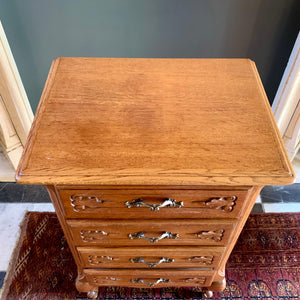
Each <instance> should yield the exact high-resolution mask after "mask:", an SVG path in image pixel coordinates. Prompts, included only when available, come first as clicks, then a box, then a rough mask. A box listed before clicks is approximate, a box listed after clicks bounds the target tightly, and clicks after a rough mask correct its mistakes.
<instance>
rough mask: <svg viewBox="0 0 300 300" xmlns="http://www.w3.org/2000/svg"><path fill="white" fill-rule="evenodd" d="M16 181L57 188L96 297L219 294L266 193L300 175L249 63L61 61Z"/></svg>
mask: <svg viewBox="0 0 300 300" xmlns="http://www.w3.org/2000/svg"><path fill="white" fill-rule="evenodd" d="M16 178H17V181H18V182H20V183H24V184H44V185H46V186H47V189H48V191H49V194H50V196H51V199H52V201H53V205H54V207H55V210H56V212H57V215H58V218H59V221H60V224H61V226H62V228H63V231H64V233H65V235H66V238H67V241H68V244H69V246H70V248H71V251H72V254H73V256H74V259H75V261H76V264H77V267H78V277H77V281H76V287H77V289H78V290H79V291H82V292H87V293H88V296H89V297H96V296H97V292H98V287H99V286H126V287H145V288H149V287H170V286H177V287H179V286H182V287H199V290H201V288H202V291H203V292H206V294H208V295H211V291H220V290H222V289H224V288H225V279H224V278H225V264H226V261H227V259H228V257H229V255H230V252H231V251H232V248H233V247H234V244H235V242H236V240H237V238H238V236H239V234H240V232H241V230H242V228H243V226H244V224H245V222H246V219H247V217H248V215H249V213H250V211H251V209H252V206H253V204H254V202H255V200H256V198H257V196H258V195H259V192H260V190H261V188H262V187H263V186H264V185H271V184H272V185H277V184H280V185H284V184H290V183H292V182H293V180H294V173H293V170H292V167H291V164H290V161H289V159H288V156H287V154H286V151H285V149H284V146H283V143H282V140H281V138H280V135H279V132H278V129H277V127H276V124H275V121H274V119H273V116H272V112H271V109H270V106H269V103H268V100H267V97H266V94H265V92H264V89H263V86H262V83H261V81H260V78H259V75H258V72H257V70H256V67H255V64H254V63H253V62H252V61H251V60H248V59H125V58H58V59H56V60H55V61H54V62H53V64H52V67H51V70H50V74H49V77H48V79H47V82H46V86H45V89H44V92H43V94H42V97H41V102H40V105H39V108H38V111H37V113H36V116H35V120H34V122H33V125H32V129H31V131H30V134H29V137H28V141H27V145H26V147H25V150H24V153H23V156H22V159H21V162H20V164H19V168H18V171H17V175H16ZM53 242H55V241H53Z"/></svg>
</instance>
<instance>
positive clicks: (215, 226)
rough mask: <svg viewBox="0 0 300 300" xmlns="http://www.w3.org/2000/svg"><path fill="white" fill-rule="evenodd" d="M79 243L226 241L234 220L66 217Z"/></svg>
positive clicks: (209, 242)
mask: <svg viewBox="0 0 300 300" xmlns="http://www.w3.org/2000/svg"><path fill="white" fill-rule="evenodd" d="M67 223H68V224H69V226H70V229H71V232H72V236H73V239H74V241H75V244H76V245H77V246H87V245H103V246H135V245H140V246H141V245H142V246H152V245H214V246H223V245H226V244H227V242H228V240H229V239H230V236H231V234H232V233H233V229H234V222H233V221H231V220H222V221H218V220H215V221H214V220H210V219H207V220H160V221H159V222H157V221H155V222H154V221H151V220H131V221H130V220H121V221H119V220H115V221H113V220H110V221H99V220H67Z"/></svg>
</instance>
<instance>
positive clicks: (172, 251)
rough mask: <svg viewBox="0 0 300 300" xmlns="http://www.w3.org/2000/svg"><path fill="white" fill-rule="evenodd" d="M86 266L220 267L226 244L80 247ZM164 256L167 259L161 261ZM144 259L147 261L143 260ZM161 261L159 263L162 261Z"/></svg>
mask: <svg viewBox="0 0 300 300" xmlns="http://www.w3.org/2000/svg"><path fill="white" fill-rule="evenodd" d="M77 250H78V253H79V255H80V257H81V259H82V261H83V264H84V267H85V268H101V269H102V268H129V269H130V268H135V269H136V268H138V269H140V268H144V269H157V268H158V269H161V268H198V269H202V270H213V269H216V268H217V267H218V265H219V263H220V259H221V256H222V254H223V252H224V248H223V247H189V246H186V247H184V246H182V247H175V248H174V247H163V246H162V247H159V248H153V247H124V248H122V247H119V248H103V247H78V248H77ZM162 258H165V259H167V262H166V261H162V262H161V263H159V262H160V261H161V260H162ZM141 259H142V260H143V261H141ZM158 263H159V264H158Z"/></svg>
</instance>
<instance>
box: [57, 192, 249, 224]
mask: <svg viewBox="0 0 300 300" xmlns="http://www.w3.org/2000/svg"><path fill="white" fill-rule="evenodd" d="M248 191H249V190H59V193H60V196H61V199H62V202H63V205H64V209H65V212H66V217H67V218H103V217H107V216H108V215H109V217H110V218H122V219H124V218H126V219H127V218H145V217H147V218H151V219H153V218H162V217H164V218H199V217H200V218H201V217H205V218H206V217H211V218H214V217H218V218H236V217H238V216H239V214H240V210H241V208H242V206H243V204H244V203H245V199H246V198H247V195H248Z"/></svg>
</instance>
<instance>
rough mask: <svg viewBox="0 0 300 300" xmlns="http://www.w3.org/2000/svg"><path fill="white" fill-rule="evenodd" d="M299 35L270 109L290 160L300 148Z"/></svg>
mask: <svg viewBox="0 0 300 300" xmlns="http://www.w3.org/2000/svg"><path fill="white" fill-rule="evenodd" d="M299 99H300V33H299V34H298V37H297V39H296V42H295V45H294V48H293V50H292V53H291V55H290V58H289V61H288V64H287V67H286V69H285V71H284V74H283V77H282V80H281V82H280V85H279V88H278V91H277V93H276V96H275V99H274V102H273V105H272V109H273V112H274V116H275V120H276V122H277V125H278V128H279V130H280V133H281V135H282V137H283V141H284V143H285V146H286V149H287V152H288V155H289V157H290V159H291V160H293V158H294V157H295V155H296V154H297V152H298V150H299V147H300V141H299V136H300V104H299V103H300V102H299V101H300V100H299Z"/></svg>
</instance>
